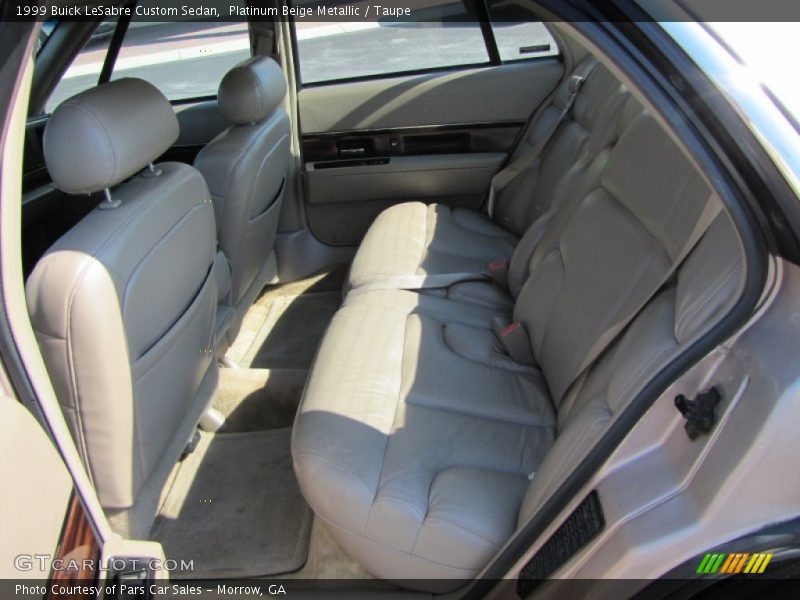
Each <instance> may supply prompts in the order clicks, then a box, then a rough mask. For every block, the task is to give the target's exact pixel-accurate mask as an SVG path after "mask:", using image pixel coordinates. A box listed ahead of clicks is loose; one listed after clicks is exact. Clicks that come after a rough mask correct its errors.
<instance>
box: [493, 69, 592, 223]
mask: <svg viewBox="0 0 800 600" xmlns="http://www.w3.org/2000/svg"><path fill="white" fill-rule="evenodd" d="M595 66H597V61H591V62H589V63H587V64H586V66H585V67H584V69H582V70H581V71H582V72H580V73H578V72H576V73H573V74H572V75H571V76H570V77H569V79H568V80H567V86H568V89H569V96H567V100H566V102H565V103H564V106H563V107H562V108H561V112H560V113H559V114H558V117H556V119H555V121H553V123H552V124H551V125H550V128H549V129H548V130H547V131H546V132H545V134H544V135H543V136H542V137H541V138H540V139H539V141H537V142H536V143H535V144H534V145H533V146H532V147H531V148H530V149H529V150H527V151H526V152H523V153H522V154H521V155H520V156H518V157H517V158H516V159H515V160H513V161H512V162H511V164H509V165H508V166H507V167H505V168H504V169H502V170H501V171H499V172H498V173H497V174H496V175H495V176H494V177H493V178H492V182H491V184H490V185H489V198H488V200H487V203H486V210H487V212H488V214H489V217H494V210H495V205H496V204H497V195H498V194H499V193H500V192H502V191H503V189H505V188H506V187H507V186H508V184H510V183H511V182H512V181H514V180H515V179H516V178H517V177H518V176H519V174H520V173H521V172H522V171H524V170H525V169H527V168H528V167H529V166H531V165H532V164H533V162H534V161H535V160H536V159H537V158H538V157H539V155H540V154H541V153H542V151H543V150H544V149H545V148H546V147H547V144H548V143H549V142H550V140H551V139H552V138H553V136H554V135H555V134H556V131H558V128H559V127H560V126H561V123H563V122H564V119H565V118H566V116H567V115H568V114H569V111H570V110H571V109H572V105H573V104H575V99H576V98H577V97H578V93H579V92H580V91H581V87H582V86H583V83H584V81H586V78H587V77H589V75H590V74H591V72H592V71H593V70H594V68H595Z"/></svg>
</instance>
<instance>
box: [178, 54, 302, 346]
mask: <svg viewBox="0 0 800 600" xmlns="http://www.w3.org/2000/svg"><path fill="white" fill-rule="evenodd" d="M285 95H286V83H285V81H284V78H283V72H282V71H281V69H280V67H279V66H278V64H277V63H276V62H275V61H274V60H272V59H270V58H266V57H263V56H257V57H253V58H250V59H247V60H245V61H244V62H241V63H239V64H238V65H236V66H235V67H234V68H233V69H231V70H230V71H229V72H228V74H227V75H225V77H224V78H223V80H222V83H221V84H220V86H219V107H220V110H221V111H222V114H223V115H224V116H225V117H226V118H227V119H228V120H229V121H231V122H232V123H233V125H232V126H231V127H229V128H228V129H226V130H225V131H223V132H222V133H221V134H220V135H219V136H217V137H216V138H215V139H214V140H212V141H211V142H210V143H209V144H208V145H207V146H206V147H205V148H204V149H203V150H202V151H201V152H200V154H199V155H198V156H197V159H196V160H195V163H194V164H195V167H197V168H198V169H199V170H200V172H201V173H203V175H204V176H205V178H206V181H207V182H208V186H209V188H210V190H211V197H212V199H213V201H214V209H215V211H216V215H217V225H218V237H219V244H220V248H221V249H222V251H223V252H224V253H225V256H226V257H227V258H228V261H229V263H230V267H231V289H230V292H229V295H228V298H227V300H226V303H227V304H228V305H229V306H231V307H233V308H234V312H235V314H234V319H233V321H234V323H233V326H232V327H231V328H230V330H229V331H228V333H227V335H228V339H229V340H231V339H232V338H233V336H235V333H236V330H238V327H239V323H240V322H241V319H242V318H243V316H244V313H245V311H246V310H247V308H248V307H249V306H250V304H251V303H252V302H253V300H254V299H255V296H256V295H257V294H258V292H260V291H261V289H262V288H263V287H264V284H265V283H266V282H267V281H268V280H269V279H270V278H271V277H273V276H274V275H276V262H275V260H274V256H272V258H270V257H271V255H272V254H273V247H274V245H275V236H276V233H277V230H278V219H279V217H280V210H281V204H282V200H283V190H284V187H285V185H286V178H287V176H288V170H289V157H290V140H291V136H290V134H291V128H290V124H289V116H288V115H287V114H286V111H285V110H283V109H282V108H281V106H280V105H281V102H282V101H283V98H284V96H285Z"/></svg>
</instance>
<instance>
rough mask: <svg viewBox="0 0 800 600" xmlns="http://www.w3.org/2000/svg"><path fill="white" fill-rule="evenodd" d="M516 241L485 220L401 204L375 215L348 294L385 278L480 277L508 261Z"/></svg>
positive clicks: (455, 210) (436, 207)
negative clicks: (493, 264) (490, 267)
mask: <svg viewBox="0 0 800 600" xmlns="http://www.w3.org/2000/svg"><path fill="white" fill-rule="evenodd" d="M516 244H517V237H516V236H515V235H513V234H511V233H509V232H508V231H506V230H505V229H503V228H502V227H500V226H498V225H496V224H495V223H493V222H492V221H491V220H489V218H488V217H486V216H485V215H483V214H481V213H478V212H477V211H473V210H469V209H464V208H450V207H449V206H445V205H443V204H431V205H425V204H423V203H421V202H407V203H404V204H398V205H396V206H393V207H391V208H389V209H387V210H385V211H384V212H383V213H381V214H380V215H379V216H378V218H377V219H375V222H374V223H373V224H372V226H371V227H370V229H369V231H368V232H367V235H366V236H365V238H364V241H363V242H362V244H361V246H360V248H359V251H358V253H357V254H356V257H355V259H354V260H353V264H352V266H351V268H350V276H349V281H348V287H349V288H355V287H359V286H362V285H366V284H368V283H372V282H374V281H378V280H381V279H384V278H388V277H395V276H398V275H399V276H405V275H428V274H432V273H482V272H485V271H486V270H487V268H488V263H489V262H491V261H493V260H497V259H501V258H511V255H512V254H513V253H514V248H515V246H516Z"/></svg>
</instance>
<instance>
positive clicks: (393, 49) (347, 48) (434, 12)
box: [294, 0, 489, 83]
mask: <svg viewBox="0 0 800 600" xmlns="http://www.w3.org/2000/svg"><path fill="white" fill-rule="evenodd" d="M294 3H295V4H296V5H305V6H311V5H314V4H315V3H313V2H311V3H309V2H308V1H307V0H295V2H294ZM351 4H352V5H354V6H360V7H361V8H362V10H363V5H364V3H363V2H361V1H359V2H341V3H340V2H337V4H336V5H337V7H343V8H346V6H347V5H351ZM412 16H413V18H414V19H415V20H414V21H397V20H394V19H391V18H379V19H377V20H373V19H365V20H363V21H355V22H331V21H329V22H324V23H323V22H320V21H304V20H302V19H297V20H295V22H294V26H295V35H296V37H297V46H298V48H297V50H298V55H299V63H300V78H301V81H302V82H303V83H320V82H325V81H334V80H337V79H348V78H353V77H368V76H375V75H390V74H395V73H403V72H407V71H419V70H424V69H434V68H441V67H455V66H462V65H474V64H483V63H487V62H488V61H489V56H488V53H487V51H486V44H485V43H484V41H483V34H482V33H481V28H480V24H479V23H478V22H477V20H476V19H475V18H474V16H471V15H470V14H469V13H468V12H467V11H466V9H465V6H464V4H463V2H457V1H455V2H454V1H453V0H444V1H442V0H431V1H430V2H426V3H425V8H423V9H417V10H415V11H414V12H413V13H412Z"/></svg>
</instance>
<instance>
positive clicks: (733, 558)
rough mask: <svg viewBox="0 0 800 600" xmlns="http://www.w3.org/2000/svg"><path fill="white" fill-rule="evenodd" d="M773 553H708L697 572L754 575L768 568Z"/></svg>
mask: <svg viewBox="0 0 800 600" xmlns="http://www.w3.org/2000/svg"><path fill="white" fill-rule="evenodd" d="M770 560H772V554H762V553H759V552H756V553H753V554H751V553H749V552H736V553H732V554H726V553H724V552H719V553H713V554H706V555H705V556H704V557H703V560H702V561H700V566H699V567H697V573H700V574H701V575H713V574H715V573H720V574H725V575H734V574H736V573H747V574H750V575H754V574H757V573H763V572H764V570H765V569H766V568H767V565H768V564H769V561H770Z"/></svg>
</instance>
